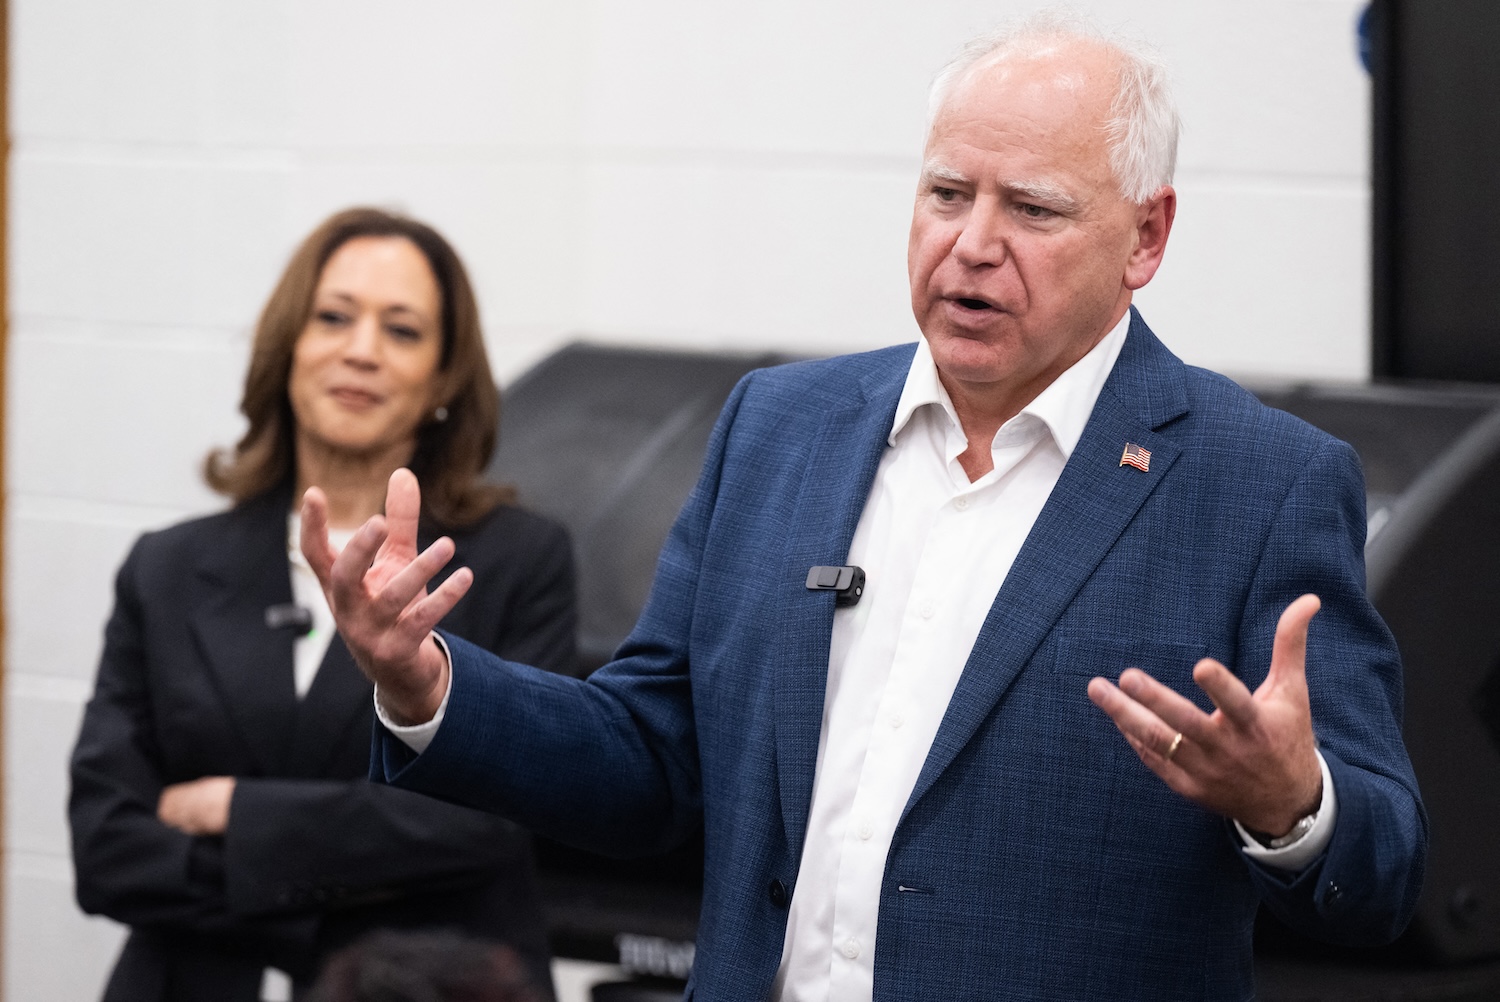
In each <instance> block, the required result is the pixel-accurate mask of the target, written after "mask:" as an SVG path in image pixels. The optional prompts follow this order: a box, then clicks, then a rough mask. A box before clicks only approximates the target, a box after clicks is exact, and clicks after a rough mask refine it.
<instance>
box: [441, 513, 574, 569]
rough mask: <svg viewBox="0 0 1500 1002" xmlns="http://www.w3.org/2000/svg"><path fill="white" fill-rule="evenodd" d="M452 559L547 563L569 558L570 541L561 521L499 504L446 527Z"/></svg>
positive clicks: (485, 561)
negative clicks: (459, 525)
mask: <svg viewBox="0 0 1500 1002" xmlns="http://www.w3.org/2000/svg"><path fill="white" fill-rule="evenodd" d="M443 534H446V535H448V536H450V537H451V538H452V539H453V544H454V548H455V549H456V550H457V556H456V557H455V561H458V560H461V561H463V562H464V563H467V564H469V565H470V566H472V565H473V564H475V563H488V562H505V563H516V562H522V563H532V562H550V561H551V560H555V559H568V560H571V559H572V543H571V542H570V540H569V538H568V531H567V529H565V528H563V526H562V524H561V523H559V522H557V521H555V520H553V519H551V518H548V517H547V516H545V515H539V514H537V513H536V512H533V511H528V510H527V509H525V508H523V507H519V506H517V505H514V504H499V505H496V506H495V507H494V508H492V509H490V511H489V512H487V513H486V514H485V515H483V516H482V517H481V518H480V519H479V520H478V521H476V522H474V523H472V524H471V525H468V526H464V527H462V528H456V529H447V530H444V531H443Z"/></svg>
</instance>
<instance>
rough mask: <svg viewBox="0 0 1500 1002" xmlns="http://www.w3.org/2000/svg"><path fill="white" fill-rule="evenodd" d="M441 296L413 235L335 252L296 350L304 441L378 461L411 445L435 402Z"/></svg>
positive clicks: (358, 240)
mask: <svg viewBox="0 0 1500 1002" xmlns="http://www.w3.org/2000/svg"><path fill="white" fill-rule="evenodd" d="M442 340H443V335H442V301H441V295H440V293H439V292H438V284H437V279H436V278H435V277H434V276H433V274H432V268H431V267H430V266H429V265H428V264H427V258H426V257H425V256H424V255H423V254H422V252H421V251H420V250H418V249H417V247H416V245H415V244H413V243H412V242H411V241H410V240H407V239H406V238H405V237H355V238H354V239H353V240H350V241H348V242H347V243H345V244H343V245H342V246H340V247H339V248H338V250H336V251H334V252H333V254H332V256H330V257H329V259H328V263H327V264H325V265H324V266H323V273H322V275H320V276H319V277H318V287H317V291H316V292H315V293H314V294H313V305H312V313H311V314H310V315H309V316H308V318H307V324H306V326H304V327H303V328H302V333H301V335H299V336H298V338H297V344H296V346H295V348H294V349H293V354H292V374H291V379H290V381H289V383H288V386H287V392H288V395H289V396H290V397H291V403H292V414H293V415H294V416H295V417H296V419H297V437H298V442H299V445H303V446H314V447H322V448H324V449H327V450H331V451H333V452H337V453H347V454H352V455H358V456H369V457H371V458H374V457H376V456H380V455H386V454H388V453H392V452H398V451H401V450H405V453H404V455H401V456H400V457H398V461H399V462H406V461H407V459H409V458H410V453H411V450H412V449H413V448H414V447H415V445H416V435H417V427H418V426H419V425H420V424H421V423H422V421H423V419H424V418H426V417H427V415H429V414H430V413H431V412H432V410H433V408H434V407H435V406H436V400H435V393H436V389H437V372H438V361H439V359H440V358H441V356H442Z"/></svg>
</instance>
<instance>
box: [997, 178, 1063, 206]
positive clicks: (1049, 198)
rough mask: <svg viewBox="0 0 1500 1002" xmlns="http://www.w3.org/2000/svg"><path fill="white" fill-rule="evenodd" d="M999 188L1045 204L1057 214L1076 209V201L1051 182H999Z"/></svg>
mask: <svg viewBox="0 0 1500 1002" xmlns="http://www.w3.org/2000/svg"><path fill="white" fill-rule="evenodd" d="M1000 186H1001V187H1002V188H1004V189H1005V190H1007V191H1010V192H1014V193H1015V194H1017V195H1022V196H1024V197H1026V198H1034V199H1036V200H1037V201H1039V202H1045V203H1046V204H1047V207H1048V208H1051V209H1056V210H1057V211H1058V212H1074V211H1076V210H1077V209H1078V199H1076V198H1074V197H1073V196H1072V195H1070V194H1068V192H1067V191H1066V190H1064V189H1063V188H1062V187H1061V186H1060V185H1057V184H1053V183H1052V182H1051V181H1042V180H1011V181H1001V182H1000Z"/></svg>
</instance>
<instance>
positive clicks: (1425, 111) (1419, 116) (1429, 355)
mask: <svg viewBox="0 0 1500 1002" xmlns="http://www.w3.org/2000/svg"><path fill="white" fill-rule="evenodd" d="M1368 24H1369V29H1370V44H1371V50H1372V51H1371V56H1372V59H1371V62H1372V71H1373V79H1374V132H1373V140H1374V162H1373V173H1372V177H1371V180H1372V184H1373V194H1374V205H1373V208H1374V219H1373V224H1374V225H1373V230H1372V244H1373V247H1372V250H1373V255H1374V256H1373V262H1372V263H1373V266H1374V274H1373V286H1372V291H1373V307H1374V309H1373V320H1374V332H1373V333H1374V343H1373V347H1374V354H1373V359H1372V362H1373V371H1374V374H1375V377H1376V378H1377V379H1380V378H1390V377H1398V378H1406V379H1440V380H1460V381H1468V382H1500V282H1496V281H1495V273H1496V269H1497V267H1500V185H1497V184H1496V178H1500V55H1497V53H1500V3H1496V2H1495V0H1375V2H1374V3H1373V4H1372V5H1371V8H1370V14H1369V22H1368Z"/></svg>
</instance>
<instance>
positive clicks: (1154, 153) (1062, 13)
mask: <svg viewBox="0 0 1500 1002" xmlns="http://www.w3.org/2000/svg"><path fill="white" fill-rule="evenodd" d="M1080 43H1081V44H1083V45H1089V46H1095V47H1098V48H1101V49H1103V50H1105V51H1106V52H1108V53H1109V54H1110V55H1112V56H1113V57H1114V58H1115V59H1116V61H1117V63H1118V65H1119V81H1118V84H1117V86H1116V90H1115V99H1114V101H1113V103H1112V104H1111V105H1110V117H1109V120H1108V121H1107V122H1106V123H1105V130H1106V133H1107V136H1106V138H1107V142H1108V144H1109V166H1110V170H1111V171H1112V172H1113V174H1114V176H1115V180H1116V181H1117V182H1118V183H1119V185H1120V193H1121V194H1122V195H1124V197H1125V198H1127V199H1129V200H1130V201H1132V202H1134V203H1135V204H1137V205H1141V204H1143V203H1145V202H1146V201H1147V200H1149V199H1150V198H1151V196H1152V195H1154V194H1156V192H1157V191H1159V190H1160V189H1161V187H1162V186H1163V185H1168V184H1171V183H1172V174H1173V172H1174V171H1175V170H1176V168H1177V133H1178V131H1179V129H1180V128H1181V124H1180V121H1179V119H1178V117H1177V107H1176V105H1175V104H1174V103H1173V101H1172V95H1171V93H1170V92H1169V90H1168V88H1167V71H1166V66H1165V65H1164V64H1163V63H1162V60H1161V57H1160V56H1158V55H1157V54H1156V52H1155V51H1153V50H1151V49H1149V48H1148V47H1146V46H1144V45H1142V44H1140V43H1138V42H1134V41H1130V40H1127V39H1124V38H1121V37H1119V36H1115V35H1110V34H1107V33H1105V32H1104V31H1103V30H1102V29H1100V28H1099V27H1098V26H1097V25H1095V24H1094V23H1093V22H1091V21H1089V20H1087V19H1086V18H1084V17H1083V16H1082V15H1080V14H1078V13H1076V12H1073V11H1070V10H1066V9H1049V10H1045V11H1042V12H1040V13H1037V14H1033V15H1032V16H1030V17H1028V18H1026V19H1025V20H1022V21H1018V22H1016V23H1015V24H1012V25H1007V26H1005V27H1002V28H999V29H997V30H995V31H992V32H988V33H986V34H984V35H980V36H979V37H977V38H975V39H973V40H971V41H970V42H968V43H967V44H966V45H965V46H964V47H963V48H962V49H960V50H959V52H958V55H957V56H955V57H954V58H953V60H952V62H950V63H949V64H948V65H947V66H945V67H943V70H942V72H940V73H939V74H938V75H937V79H935V80H934V81H933V82H932V90H931V92H930V94H929V95H928V105H927V114H928V119H927V120H928V130H929V133H930V131H931V128H932V123H933V122H934V121H936V120H937V116H938V114H939V112H941V111H942V109H943V105H944V104H945V103H946V102H947V100H948V98H949V97H950V96H951V95H952V93H953V90H954V88H955V87H957V86H958V85H959V84H960V83H962V82H963V81H964V80H966V79H968V78H969V76H970V75H971V74H972V73H973V72H974V70H976V69H978V68H981V67H988V66H993V65H994V64H996V63H999V62H1004V61H1006V60H1010V59H1017V58H1019V59H1035V58H1038V57H1041V56H1045V55H1048V54H1050V53H1052V52H1056V51H1057V50H1059V49H1061V48H1064V47H1067V46H1072V45H1077V44H1080Z"/></svg>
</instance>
